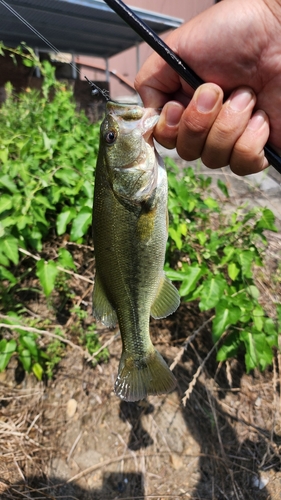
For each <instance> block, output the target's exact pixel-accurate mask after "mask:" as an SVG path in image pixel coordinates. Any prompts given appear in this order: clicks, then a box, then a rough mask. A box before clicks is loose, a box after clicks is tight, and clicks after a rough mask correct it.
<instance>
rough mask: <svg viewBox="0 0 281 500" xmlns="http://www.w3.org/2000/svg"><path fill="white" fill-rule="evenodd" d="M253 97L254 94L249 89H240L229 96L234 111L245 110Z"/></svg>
mask: <svg viewBox="0 0 281 500" xmlns="http://www.w3.org/2000/svg"><path fill="white" fill-rule="evenodd" d="M252 99H253V94H252V92H251V91H250V90H248V89H239V90H236V91H235V92H234V94H233V95H232V96H231V97H230V98H229V106H230V107H231V109H233V110H234V111H243V110H244V109H246V108H247V106H248V105H249V104H250V102H251V100H252Z"/></svg>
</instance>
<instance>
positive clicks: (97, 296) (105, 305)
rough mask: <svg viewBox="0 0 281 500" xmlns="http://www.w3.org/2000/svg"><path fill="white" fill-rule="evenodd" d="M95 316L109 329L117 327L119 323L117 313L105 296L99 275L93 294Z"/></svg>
mask: <svg viewBox="0 0 281 500" xmlns="http://www.w3.org/2000/svg"><path fill="white" fill-rule="evenodd" d="M93 315H94V316H95V318H96V319H97V320H98V321H101V322H102V323H103V324H104V325H105V326H107V327H112V326H115V325H116V323H117V315H116V312H115V310H114V308H113V307H112V305H111V304H110V302H109V300H108V298H107V296H106V294H105V291H104V289H103V286H102V284H101V281H100V278H99V275H98V273H96V277H95V285H94V292H93Z"/></svg>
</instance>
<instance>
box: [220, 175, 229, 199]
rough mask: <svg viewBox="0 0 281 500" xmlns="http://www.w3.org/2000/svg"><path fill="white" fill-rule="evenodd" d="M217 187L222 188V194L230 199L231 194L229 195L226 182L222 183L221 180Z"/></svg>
mask: <svg viewBox="0 0 281 500" xmlns="http://www.w3.org/2000/svg"><path fill="white" fill-rule="evenodd" d="M217 185H218V187H219V188H220V190H221V191H222V193H223V194H224V195H225V196H226V197H227V198H229V194H228V189H227V187H226V184H225V183H224V182H222V181H221V180H220V179H219V180H218V182H217Z"/></svg>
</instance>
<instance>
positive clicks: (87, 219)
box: [70, 207, 92, 241]
mask: <svg viewBox="0 0 281 500" xmlns="http://www.w3.org/2000/svg"><path fill="white" fill-rule="evenodd" d="M91 222H92V210H91V209H90V208H89V207H83V208H82V209H81V210H80V212H79V214H78V215H77V217H75V219H74V221H73V223H72V228H71V232H70V239H71V241H76V240H78V239H79V238H82V236H84V235H85V234H86V233H87V230H88V228H89V226H90V224H91Z"/></svg>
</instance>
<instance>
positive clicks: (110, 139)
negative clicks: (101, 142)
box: [104, 130, 117, 144]
mask: <svg viewBox="0 0 281 500" xmlns="http://www.w3.org/2000/svg"><path fill="white" fill-rule="evenodd" d="M104 138H105V142H107V144H113V143H114V142H115V141H116V139H117V132H116V131H115V130H108V131H107V132H106V134H105V135H104Z"/></svg>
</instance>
